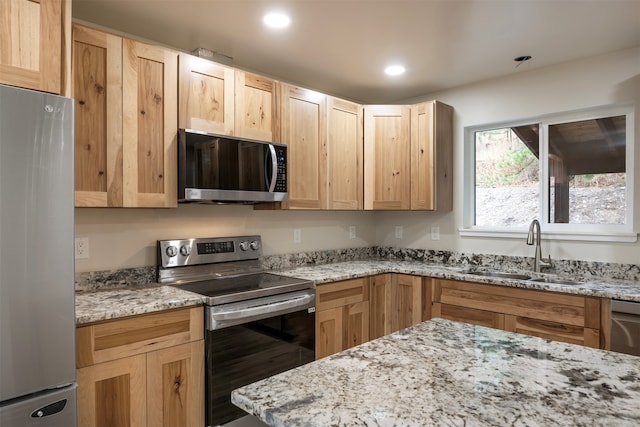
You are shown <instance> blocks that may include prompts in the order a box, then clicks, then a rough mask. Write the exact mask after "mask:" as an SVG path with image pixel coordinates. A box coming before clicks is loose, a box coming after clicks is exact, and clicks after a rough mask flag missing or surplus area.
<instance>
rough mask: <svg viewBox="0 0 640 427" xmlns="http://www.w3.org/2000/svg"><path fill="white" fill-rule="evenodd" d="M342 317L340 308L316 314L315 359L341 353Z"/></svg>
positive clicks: (342, 337) (342, 311)
mask: <svg viewBox="0 0 640 427" xmlns="http://www.w3.org/2000/svg"><path fill="white" fill-rule="evenodd" d="M343 315H344V310H343V309H342V307H336V308H331V309H329V310H322V311H317V312H316V359H322V358H323V357H326V356H329V355H332V354H334V353H338V352H339V351H342V342H343V341H344V335H343V334H344V327H343V325H344V317H343Z"/></svg>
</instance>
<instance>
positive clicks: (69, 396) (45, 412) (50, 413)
mask: <svg viewBox="0 0 640 427" xmlns="http://www.w3.org/2000/svg"><path fill="white" fill-rule="evenodd" d="M76 388H77V386H76V385H75V384H74V385H71V386H69V387H67V388H63V389H59V390H53V391H51V392H49V393H45V394H41V395H38V396H36V397H33V398H31V399H20V400H16V401H11V403H9V404H4V405H3V406H0V426H21V427H71V426H75V425H76V409H77V408H76Z"/></svg>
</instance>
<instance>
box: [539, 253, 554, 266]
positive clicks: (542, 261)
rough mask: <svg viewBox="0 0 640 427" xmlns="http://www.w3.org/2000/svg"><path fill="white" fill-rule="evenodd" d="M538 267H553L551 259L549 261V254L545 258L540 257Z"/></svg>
mask: <svg viewBox="0 0 640 427" xmlns="http://www.w3.org/2000/svg"><path fill="white" fill-rule="evenodd" d="M540 267H541V268H542V267H546V268H553V261H551V254H549V256H548V257H547V258H546V259H545V258H540Z"/></svg>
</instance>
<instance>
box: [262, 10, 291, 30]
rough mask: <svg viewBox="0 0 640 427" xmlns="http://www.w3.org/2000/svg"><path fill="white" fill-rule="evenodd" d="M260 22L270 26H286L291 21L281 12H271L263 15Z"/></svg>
mask: <svg viewBox="0 0 640 427" xmlns="http://www.w3.org/2000/svg"><path fill="white" fill-rule="evenodd" d="M262 22H264V25H266V26H267V27H270V28H286V27H288V26H289V24H290V23H291V18H289V15H286V14H284V13H281V12H272V13H267V14H266V15H264V17H263V18H262Z"/></svg>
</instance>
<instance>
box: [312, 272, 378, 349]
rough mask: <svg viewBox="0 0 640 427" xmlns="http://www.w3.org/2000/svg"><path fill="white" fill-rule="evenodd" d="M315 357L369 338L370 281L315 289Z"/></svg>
mask: <svg viewBox="0 0 640 427" xmlns="http://www.w3.org/2000/svg"><path fill="white" fill-rule="evenodd" d="M316 310H317V311H316V359H320V358H322V357H325V356H329V355H331V354H334V353H337V352H339V351H342V350H345V349H347V348H350V347H353V346H355V345H358V344H362V343H363V342H366V341H369V280H368V279H366V278H360V279H353V280H345V281H341V282H335V283H327V284H322V285H318V287H317V288H316Z"/></svg>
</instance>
